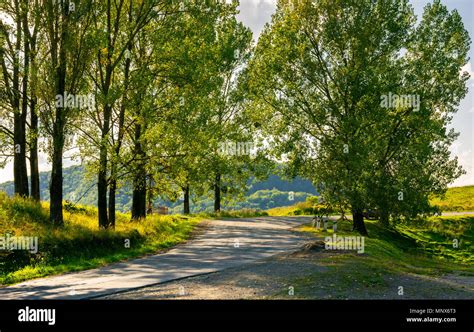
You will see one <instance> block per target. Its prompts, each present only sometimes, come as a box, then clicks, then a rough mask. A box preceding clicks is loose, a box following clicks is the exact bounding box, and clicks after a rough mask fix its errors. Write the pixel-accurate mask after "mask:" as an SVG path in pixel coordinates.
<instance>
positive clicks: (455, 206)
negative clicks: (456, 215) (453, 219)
mask: <svg viewBox="0 0 474 332" xmlns="http://www.w3.org/2000/svg"><path fill="white" fill-rule="evenodd" d="M431 204H433V205H437V206H439V207H440V208H441V210H442V211H474V186H466V187H455V188H449V189H448V191H447V192H446V196H445V197H444V198H439V197H434V198H432V199H431Z"/></svg>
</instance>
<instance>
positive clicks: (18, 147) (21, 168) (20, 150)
mask: <svg viewBox="0 0 474 332" xmlns="http://www.w3.org/2000/svg"><path fill="white" fill-rule="evenodd" d="M25 131H26V124H25V120H24V116H23V114H20V110H19V109H17V110H16V111H15V115H14V139H13V142H14V152H15V154H14V157H13V172H14V184H15V194H17V195H20V196H22V197H27V196H28V194H29V188H28V171H27V167H26V133H25Z"/></svg>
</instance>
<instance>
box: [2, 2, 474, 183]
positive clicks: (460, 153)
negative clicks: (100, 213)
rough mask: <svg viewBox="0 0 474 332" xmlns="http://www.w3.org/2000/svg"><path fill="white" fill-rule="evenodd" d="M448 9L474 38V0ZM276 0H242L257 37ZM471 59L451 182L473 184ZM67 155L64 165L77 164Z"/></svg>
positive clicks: (418, 5)
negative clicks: (459, 170) (456, 171)
mask: <svg viewBox="0 0 474 332" xmlns="http://www.w3.org/2000/svg"><path fill="white" fill-rule="evenodd" d="M428 2H431V1H428V0H411V4H412V5H413V7H414V9H415V14H416V15H418V16H420V15H421V13H422V12H423V7H424V6H425V5H426V4H427V3H428ZM442 3H443V4H445V5H446V6H447V7H448V9H449V10H454V9H456V10H457V11H458V12H459V14H460V15H461V16H462V18H463V22H464V25H465V28H466V30H467V31H468V32H469V35H470V36H471V39H474V0H443V1H442ZM275 6H276V0H240V7H239V10H240V13H239V15H238V19H239V20H240V21H242V22H243V23H244V24H245V25H246V26H248V27H249V28H250V29H251V30H252V32H253V34H254V39H255V40H257V39H258V36H259V34H260V32H261V31H262V29H263V27H264V25H265V23H267V22H270V20H271V15H272V14H273V13H274V11H275ZM469 57H470V59H471V60H470V61H469V63H468V64H467V65H466V66H465V67H464V68H463V70H464V71H468V72H469V73H470V74H471V79H470V80H469V82H468V87H469V90H470V91H469V92H468V94H467V96H466V97H465V99H464V100H463V101H462V102H461V104H460V107H459V110H458V112H457V113H456V114H455V115H454V118H453V122H452V127H453V128H454V129H455V130H456V131H457V132H459V133H460V136H459V138H458V140H457V141H456V142H455V143H454V144H453V146H452V148H451V152H452V153H453V154H454V155H456V156H457V157H458V159H459V162H460V164H461V165H462V166H463V168H464V169H465V170H466V172H467V174H465V175H463V176H462V177H460V178H459V179H457V180H456V181H455V182H454V183H453V184H452V185H453V186H463V185H474V149H473V147H474V133H473V132H472V129H473V128H474V63H473V61H474V50H473V48H472V47H471V50H470V52H469ZM76 163H77V162H74V161H72V160H70V159H69V158H65V160H64V167H67V166H70V165H73V164H76ZM50 169H51V166H50V165H49V163H48V160H47V158H46V156H45V155H44V154H41V155H40V171H47V170H50ZM10 180H13V163H12V162H10V163H9V164H8V165H7V166H6V167H5V168H4V169H0V183H2V182H5V181H10Z"/></svg>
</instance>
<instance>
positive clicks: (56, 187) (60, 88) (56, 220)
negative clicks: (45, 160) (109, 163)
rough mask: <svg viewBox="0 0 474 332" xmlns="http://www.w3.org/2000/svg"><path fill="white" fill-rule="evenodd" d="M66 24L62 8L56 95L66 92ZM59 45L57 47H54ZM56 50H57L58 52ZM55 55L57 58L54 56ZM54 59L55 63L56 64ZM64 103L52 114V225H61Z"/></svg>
mask: <svg viewBox="0 0 474 332" xmlns="http://www.w3.org/2000/svg"><path fill="white" fill-rule="evenodd" d="M68 31H69V29H68V24H67V10H66V8H62V22H61V36H60V39H59V45H58V44H54V43H53V45H54V46H53V49H52V58H53V65H55V66H54V68H55V69H56V82H55V83H56V86H55V88H56V89H55V90H56V95H60V96H63V97H65V92H66V73H67V57H66V48H67V46H66V45H67V37H68ZM56 47H59V49H56ZM56 51H59V52H58V53H57V52H56ZM56 56H57V58H56ZM56 60H58V61H57V65H56ZM64 106H66V105H65V104H64V105H57V107H56V109H55V110H56V113H55V115H54V122H53V125H52V127H53V137H52V146H53V154H52V156H51V163H52V171H51V183H50V187H49V192H50V207H49V212H50V220H51V222H52V223H53V225H56V226H61V225H63V223H64V221H63V150H64V142H65V136H64V135H65V134H64V127H65V126H66V108H65V107H64Z"/></svg>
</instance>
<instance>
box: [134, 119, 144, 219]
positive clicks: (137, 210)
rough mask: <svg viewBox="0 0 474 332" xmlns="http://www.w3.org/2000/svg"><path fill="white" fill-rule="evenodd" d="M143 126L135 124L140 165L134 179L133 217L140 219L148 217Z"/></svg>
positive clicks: (136, 150) (136, 147)
mask: <svg viewBox="0 0 474 332" xmlns="http://www.w3.org/2000/svg"><path fill="white" fill-rule="evenodd" d="M141 135H142V126H141V125H140V124H136V125H135V147H134V149H135V155H137V156H138V166H137V169H136V171H135V172H136V173H135V177H134V179H133V197H132V219H133V220H138V219H143V218H146V194H147V190H146V170H145V165H144V159H145V157H146V155H145V152H144V151H143V147H142V144H141V141H140V139H141Z"/></svg>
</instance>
